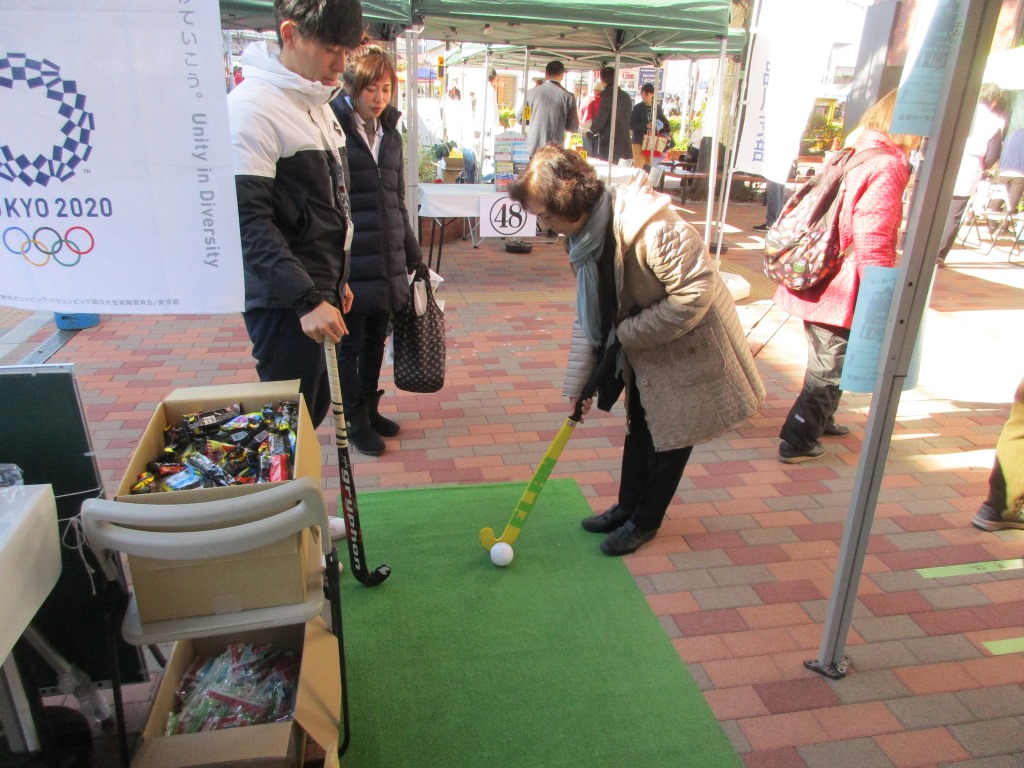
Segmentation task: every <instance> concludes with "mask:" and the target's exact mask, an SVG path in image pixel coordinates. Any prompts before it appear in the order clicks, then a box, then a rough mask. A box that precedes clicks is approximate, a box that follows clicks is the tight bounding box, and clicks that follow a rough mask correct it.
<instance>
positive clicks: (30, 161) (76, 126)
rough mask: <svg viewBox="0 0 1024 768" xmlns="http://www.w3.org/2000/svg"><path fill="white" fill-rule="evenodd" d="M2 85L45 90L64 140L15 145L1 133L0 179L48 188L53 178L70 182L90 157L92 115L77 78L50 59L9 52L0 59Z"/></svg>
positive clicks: (0, 84)
mask: <svg viewBox="0 0 1024 768" xmlns="http://www.w3.org/2000/svg"><path fill="white" fill-rule="evenodd" d="M0 87H3V88H8V89H10V90H12V91H13V90H15V89H18V90H22V89H24V88H28V89H29V90H30V91H31V90H33V89H36V88H43V89H45V98H47V99H50V100H51V101H53V102H54V108H55V112H56V115H55V120H56V121H57V125H58V126H59V131H60V133H61V134H62V135H63V137H64V140H63V142H62V143H60V144H53V145H51V146H50V147H49V148H48V149H46V148H43V149H42V150H41V151H40V148H38V147H35V148H26V147H12V146H11V145H9V144H7V143H6V142H7V141H8V140H9V138H8V137H6V136H0V142H2V143H0V179H4V180H6V181H12V182H13V181H20V182H22V183H24V184H25V185H26V186H28V187H31V186H32V185H33V184H39V185H40V186H43V187H45V186H46V185H48V184H49V183H50V181H52V180H54V179H56V180H57V181H67V180H68V179H70V178H71V177H72V176H74V175H75V171H76V170H77V169H78V167H79V166H80V165H81V164H82V163H84V162H85V161H87V160H88V159H89V155H90V153H91V152H92V146H90V144H89V139H90V137H91V135H92V132H93V128H94V125H93V116H92V113H91V112H87V111H86V109H85V96H84V95H83V94H80V93H78V86H77V84H76V83H75V81H74V80H64V79H63V78H62V77H61V76H60V67H59V66H57V65H56V64H54V63H53V62H52V61H49V60H48V59H42V60H38V59H30V58H28V56H26V55H25V54H24V53H7V54H6V55H5V56H4V58H3V59H0ZM40 95H42V94H40Z"/></svg>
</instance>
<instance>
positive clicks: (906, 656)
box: [846, 640, 919, 672]
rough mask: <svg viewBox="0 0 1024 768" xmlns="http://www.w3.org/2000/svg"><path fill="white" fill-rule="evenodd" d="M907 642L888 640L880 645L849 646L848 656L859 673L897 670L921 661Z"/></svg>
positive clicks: (847, 648)
mask: <svg viewBox="0 0 1024 768" xmlns="http://www.w3.org/2000/svg"><path fill="white" fill-rule="evenodd" d="M908 642H909V641H906V640H902V641H901V640H887V641H883V642H880V643H863V644H861V645H848V646H847V647H846V655H847V656H848V657H849V658H850V662H851V664H852V666H853V668H854V669H855V670H857V671H859V672H867V671H869V670H873V669H895V668H897V667H906V666H910V665H912V664H916V663H917V662H918V661H919V659H918V658H917V657H916V656H915V655H914V654H913V653H911V651H910V649H909V648H908V647H907V643H908Z"/></svg>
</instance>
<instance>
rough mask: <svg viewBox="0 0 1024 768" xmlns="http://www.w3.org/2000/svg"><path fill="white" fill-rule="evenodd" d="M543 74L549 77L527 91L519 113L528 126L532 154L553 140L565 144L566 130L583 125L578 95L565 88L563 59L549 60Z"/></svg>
mask: <svg viewBox="0 0 1024 768" xmlns="http://www.w3.org/2000/svg"><path fill="white" fill-rule="evenodd" d="M544 74H545V76H546V77H547V80H546V81H545V82H544V83H543V84H541V85H538V86H536V87H534V88H531V89H530V90H529V91H527V92H526V100H525V103H524V106H523V107H520V109H519V112H518V113H517V114H516V118H517V119H518V120H519V121H520V122H521V123H522V124H523V125H524V126H526V141H527V148H528V149H529V150H530V156H531V157H533V153H534V152H536V151H537V150H538V149H540V148H541V147H543V146H544V145H545V144H549V143H551V142H554V143H555V144H557V145H558V146H560V147H564V146H565V134H566V132H569V133H572V132H574V131H577V130H579V127H580V119H579V114H578V113H577V111H576V97H575V96H573V95H572V94H571V93H569V91H567V90H565V88H563V87H562V78H563V77H565V65H564V64H563V63H562V62H560V61H549V62H548V65H547V67H545V68H544Z"/></svg>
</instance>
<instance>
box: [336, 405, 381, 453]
mask: <svg viewBox="0 0 1024 768" xmlns="http://www.w3.org/2000/svg"><path fill="white" fill-rule="evenodd" d="M367 406H368V403H366V402H363V404H362V405H360V406H359V407H358V408H352V409H348V408H346V409H345V427H346V429H347V430H348V441H349V442H350V443H352V445H354V446H355V447H356V450H357V451H359V452H360V453H363V454H366V455H367V456H380V455H381V454H382V453H384V448H385V445H384V440H383V439H382V438H381V436H380V435H378V434H377V433H376V432H374V431H373V427H371V426H370V410H369V408H368V407H367Z"/></svg>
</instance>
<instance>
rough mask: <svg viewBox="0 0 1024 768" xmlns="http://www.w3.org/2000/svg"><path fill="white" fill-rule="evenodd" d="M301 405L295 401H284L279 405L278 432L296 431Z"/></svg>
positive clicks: (277, 412) (277, 413) (277, 411)
mask: <svg viewBox="0 0 1024 768" xmlns="http://www.w3.org/2000/svg"><path fill="white" fill-rule="evenodd" d="M298 410H299V404H298V403H297V402H295V401H294V400H282V401H281V402H280V403H278V406H277V410H276V416H277V419H276V424H275V426H276V427H277V429H278V431H282V432H283V431H285V430H289V429H290V430H294V429H295V422H296V420H297V419H296V416H297V415H298Z"/></svg>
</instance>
